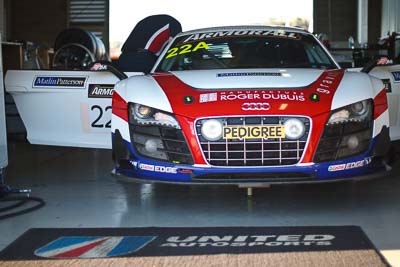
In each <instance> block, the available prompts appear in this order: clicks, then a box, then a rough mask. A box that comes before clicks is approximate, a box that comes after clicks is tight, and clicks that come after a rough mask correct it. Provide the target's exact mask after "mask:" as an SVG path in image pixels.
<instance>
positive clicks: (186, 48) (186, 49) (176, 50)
mask: <svg viewBox="0 0 400 267" xmlns="http://www.w3.org/2000/svg"><path fill="white" fill-rule="evenodd" d="M208 48H209V47H208V45H207V44H206V43H205V42H199V43H198V44H196V45H193V44H184V45H182V46H180V47H173V48H171V49H169V50H168V51H167V55H166V57H165V58H166V59H167V58H171V57H176V56H177V55H183V54H187V53H193V52H196V51H197V50H199V49H208Z"/></svg>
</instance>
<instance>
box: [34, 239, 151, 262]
mask: <svg viewBox="0 0 400 267" xmlns="http://www.w3.org/2000/svg"><path fill="white" fill-rule="evenodd" d="M154 239H156V236H92V237H90V236H67V237H65V236H63V237H60V238H58V239H56V240H54V241H52V242H50V243H49V244H47V245H45V246H43V247H41V248H39V249H37V250H35V252H34V253H35V255H36V256H38V257H43V258H55V259H70V258H107V257H115V256H122V255H126V254H130V253H134V252H136V251H138V250H140V249H141V248H143V247H145V246H146V245H147V244H149V243H150V242H151V241H153V240H154Z"/></svg>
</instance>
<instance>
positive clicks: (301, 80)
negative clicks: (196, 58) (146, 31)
mask: <svg viewBox="0 0 400 267" xmlns="http://www.w3.org/2000/svg"><path fill="white" fill-rule="evenodd" d="M152 77H153V79H154V80H155V82H156V83H157V84H158V86H159V87H160V88H161V89H162V90H163V92H164V93H165V95H166V97H167V98H168V101H169V103H170V105H171V108H172V112H173V113H175V114H178V115H182V116H186V117H192V118H198V117H207V116H233V115H241V116H243V115H246V116H247V115H285V114H286V115H305V116H310V117H311V116H315V115H317V114H321V113H326V112H329V111H330V110H331V103H332V99H333V96H334V94H335V91H336V89H337V87H338V86H339V84H340V81H341V79H342V77H343V71H342V70H330V71H322V70H314V69H312V70H306V69H300V70H299V69H297V70H295V69H293V70H284V71H283V70H266V71H257V72H256V71H252V72H249V71H247V72H244V71H237V70H235V71H217V70H215V71H186V72H183V71H182V72H173V73H163V74H153V75H152Z"/></svg>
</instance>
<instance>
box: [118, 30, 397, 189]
mask: <svg viewBox="0 0 400 267" xmlns="http://www.w3.org/2000/svg"><path fill="white" fill-rule="evenodd" d="M111 131H112V150H113V158H114V162H115V170H114V173H115V174H116V175H118V176H123V177H128V178H130V179H133V180H140V181H143V182H155V181H157V182H168V183H186V184H235V185H243V186H257V185H260V186H262V185H270V184H280V183H311V182H327V181H337V180H351V179H362V178H371V177H375V176H379V175H382V174H384V173H385V172H386V171H387V169H388V168H387V164H386V163H385V155H386V154H387V151H388V149H389V145H390V137H389V112H388V105H387V96H386V89H385V87H384V85H383V83H382V81H381V80H379V79H377V78H374V77H373V76H370V75H368V74H365V73H361V72H346V71H344V70H342V69H340V67H339V65H338V64H337V63H336V62H335V61H334V59H333V58H332V56H331V55H330V54H329V52H328V51H327V50H326V49H325V47H324V46H323V45H321V43H320V42H319V41H318V40H317V39H316V38H315V37H314V36H313V35H312V34H310V33H309V32H307V31H304V30H301V29H298V28H289V27H267V26H249V27H223V28H208V29H200V30H195V31H189V32H184V33H180V34H178V35H177V36H176V37H175V38H174V39H173V40H172V41H171V42H169V44H168V45H167V47H166V48H165V49H164V50H163V52H162V53H161V55H160V56H159V58H158V60H157V62H156V63H155V65H154V67H153V68H152V70H151V72H150V73H149V74H147V75H137V76H132V77H129V78H128V79H124V80H122V81H120V82H118V83H117V84H116V86H115V89H114V93H113V96H112V116H111Z"/></svg>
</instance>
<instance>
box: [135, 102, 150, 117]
mask: <svg viewBox="0 0 400 267" xmlns="http://www.w3.org/2000/svg"><path fill="white" fill-rule="evenodd" d="M134 112H135V115H136V116H137V117H138V118H140V119H148V118H150V117H151V115H153V113H154V109H152V108H151V107H148V106H145V105H140V104H135V105H134Z"/></svg>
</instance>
